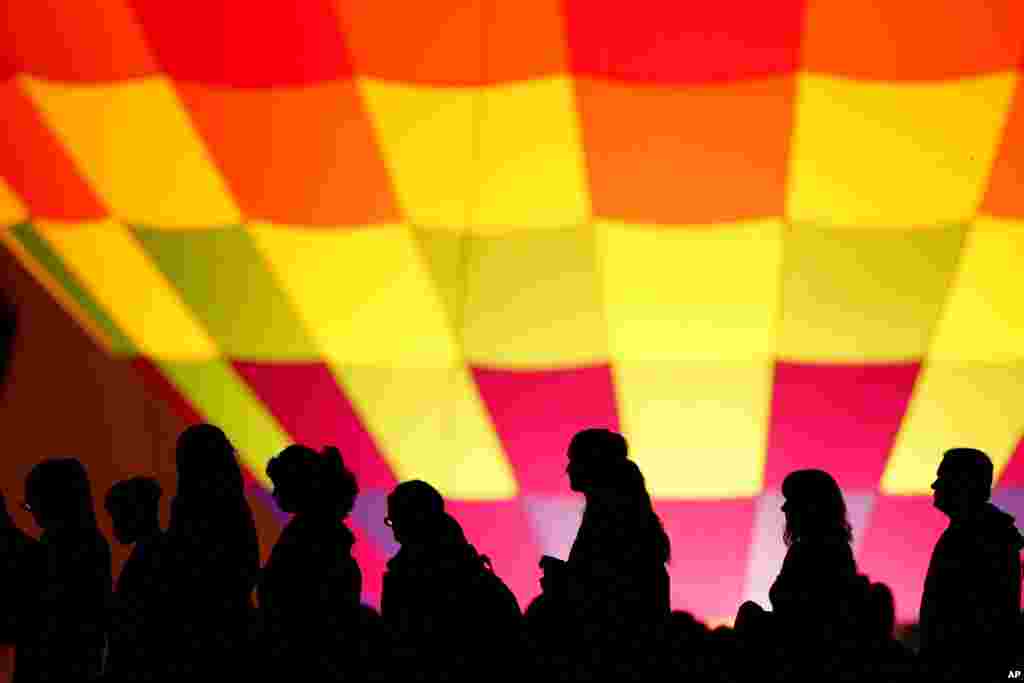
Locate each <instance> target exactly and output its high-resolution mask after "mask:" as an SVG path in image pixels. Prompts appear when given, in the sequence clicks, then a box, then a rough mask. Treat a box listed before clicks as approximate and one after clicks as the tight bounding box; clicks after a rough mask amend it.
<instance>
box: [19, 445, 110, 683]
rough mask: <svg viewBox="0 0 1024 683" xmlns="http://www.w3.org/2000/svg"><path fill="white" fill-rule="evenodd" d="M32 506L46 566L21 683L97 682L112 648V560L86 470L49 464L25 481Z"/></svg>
mask: <svg viewBox="0 0 1024 683" xmlns="http://www.w3.org/2000/svg"><path fill="white" fill-rule="evenodd" d="M25 501H26V503H25V504H26V507H27V508H28V509H29V511H30V512H31V513H32V516H33V518H34V519H35V521H36V524H38V525H39V527H40V528H41V529H42V530H43V534H42V537H41V538H40V543H41V550H42V558H41V559H42V564H41V566H40V567H39V574H38V577H37V579H38V584H37V586H38V592H36V590H30V591H29V594H30V595H32V597H33V600H32V605H31V606H30V607H29V610H28V612H27V614H26V623H25V624H24V626H23V630H24V633H25V637H24V639H22V640H20V641H19V643H18V649H17V653H16V660H15V672H14V680H15V681H17V682H19V683H20V682H22V681H88V680H94V679H95V678H97V677H98V676H99V675H100V673H101V672H102V667H103V658H104V651H105V648H106V630H107V606H108V605H109V602H110V590H111V577H110V574H111V569H110V562H111V560H110V545H109V544H108V543H107V540H106V539H105V538H103V535H102V534H101V533H100V531H99V528H98V527H97V525H96V515H95V511H94V510H93V502H92V493H91V491H90V488H89V479H88V476H87V474H86V471H85V468H84V467H83V466H82V464H81V463H80V462H79V461H78V460H76V459H74V458H63V459H51V460H44V461H43V462H41V463H39V464H38V465H36V466H35V467H33V468H32V471H31V472H30V473H29V475H28V477H27V478H26V480H25Z"/></svg>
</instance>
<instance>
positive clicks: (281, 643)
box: [258, 445, 368, 678]
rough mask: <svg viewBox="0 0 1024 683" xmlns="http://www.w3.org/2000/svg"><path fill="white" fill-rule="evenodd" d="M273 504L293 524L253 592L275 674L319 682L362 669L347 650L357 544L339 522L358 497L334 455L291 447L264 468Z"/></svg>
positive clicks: (355, 608) (353, 631) (355, 611)
mask: <svg viewBox="0 0 1024 683" xmlns="http://www.w3.org/2000/svg"><path fill="white" fill-rule="evenodd" d="M267 476H269V477H270V479H271V481H273V482H274V492H273V496H274V499H275V500H276V501H277V505H278V506H279V507H280V508H281V510H282V511H284V512H288V513H292V514H294V516H293V517H292V519H291V521H290V522H288V525H287V526H286V527H285V528H284V530H283V531H282V532H281V536H280V538H279V539H278V541H277V543H276V544H275V545H274V549H273V551H272V552H271V554H270V559H269V560H268V561H267V565H266V567H264V569H263V573H262V577H261V579H260V584H259V588H258V595H259V601H260V611H261V613H262V615H263V621H264V625H265V636H266V638H267V648H266V649H267V652H268V656H269V657H270V659H271V665H272V667H273V670H274V671H275V672H278V673H280V674H288V675H290V676H295V675H296V674H299V675H300V676H310V677H313V678H320V677H325V676H333V675H336V674H338V673H341V672H342V671H349V672H355V671H358V670H360V669H365V668H366V666H367V664H368V662H366V661H364V660H361V659H360V658H358V657H357V656H356V655H357V653H358V651H359V649H360V648H358V647H355V646H353V647H348V646H349V645H354V644H355V643H356V641H357V640H358V639H359V638H361V637H363V634H361V633H359V628H358V625H359V622H360V611H359V610H360V603H359V597H360V593H361V591H362V574H361V572H360V570H359V566H358V565H357V564H356V561H355V560H354V559H353V558H352V545H353V543H355V536H353V534H352V532H351V531H350V530H349V529H348V527H347V526H345V524H344V522H343V521H342V520H343V519H344V518H345V517H346V516H348V514H349V513H350V512H351V511H352V506H353V504H354V502H355V499H356V495H357V494H358V491H359V489H358V486H357V484H356V479H355V476H354V475H353V474H352V472H351V471H349V470H348V469H347V468H346V467H345V464H344V462H343V461H342V458H341V454H340V453H339V452H338V450H337V449H335V448H328V449H325V452H324V454H323V455H321V454H319V453H317V452H316V451H314V450H312V449H310V448H307V447H305V446H299V445H294V446H289V447H288V448H285V449H284V450H283V451H281V453H280V454H278V455H277V456H275V457H273V458H271V460H270V462H269V463H267Z"/></svg>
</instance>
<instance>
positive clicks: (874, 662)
mask: <svg viewBox="0 0 1024 683" xmlns="http://www.w3.org/2000/svg"><path fill="white" fill-rule="evenodd" d="M866 615H867V617H868V618H867V619H866V620H865V622H866V627H867V629H868V632H867V634H866V638H864V641H865V648H864V653H863V660H864V662H865V665H866V666H865V668H864V669H863V671H864V673H865V674H867V675H866V676H865V680H890V681H891V680H897V679H898V680H906V679H907V678H908V677H909V676H910V675H911V674H912V673H914V670H915V667H914V664H915V662H914V657H913V655H912V653H911V652H910V650H909V648H907V647H906V646H905V645H904V644H903V643H901V642H899V641H898V640H896V603H895V601H894V599H893V595H892V591H891V590H890V589H889V587H888V586H887V585H885V584H884V583H872V584H870V586H869V588H868V594H867V601H866Z"/></svg>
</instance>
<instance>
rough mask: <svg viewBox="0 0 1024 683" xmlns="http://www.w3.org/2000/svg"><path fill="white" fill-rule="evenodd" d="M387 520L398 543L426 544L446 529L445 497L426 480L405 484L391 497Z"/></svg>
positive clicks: (392, 493) (406, 482)
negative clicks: (425, 542)
mask: <svg viewBox="0 0 1024 683" xmlns="http://www.w3.org/2000/svg"><path fill="white" fill-rule="evenodd" d="M386 521H387V523H388V525H389V526H390V527H391V531H392V533H394V535H395V540H396V541H398V542H399V543H402V544H405V543H407V542H409V541H412V542H414V543H420V542H424V541H426V540H428V539H429V538H430V537H431V536H435V535H438V534H440V533H441V532H442V531H443V530H444V527H445V523H446V520H445V511H444V498H442V497H441V494H440V493H439V492H438V491H437V489H435V488H434V487H433V486H431V485H430V484H428V483H427V482H425V481H420V480H419V479H413V480H412V481H404V482H402V483H401V484H399V485H398V486H396V487H395V490H394V491H392V492H391V494H390V495H389V496H388V518H387V520H386Z"/></svg>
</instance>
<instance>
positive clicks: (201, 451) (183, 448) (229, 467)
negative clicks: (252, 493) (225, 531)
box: [175, 424, 244, 498]
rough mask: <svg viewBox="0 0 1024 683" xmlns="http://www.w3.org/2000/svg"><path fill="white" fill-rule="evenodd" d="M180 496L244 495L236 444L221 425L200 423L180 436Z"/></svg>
mask: <svg viewBox="0 0 1024 683" xmlns="http://www.w3.org/2000/svg"><path fill="white" fill-rule="evenodd" d="M175 460H176V463H177V467H178V492H177V494H178V495H179V496H185V497H190V496H193V495H199V496H203V497H211V498H220V497H232V498H237V497H239V496H241V495H243V490H244V486H243V481H242V471H241V469H240V468H239V466H238V461H237V460H236V459H235V448H234V446H232V445H231V441H229V440H228V437H227V435H226V434H224V432H223V431H221V429H220V428H219V427H215V426H213V425H211V424H196V425H192V426H191V427H188V428H187V429H185V431H183V432H182V433H181V435H180V436H178V444H177V448H176V452H175Z"/></svg>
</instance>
